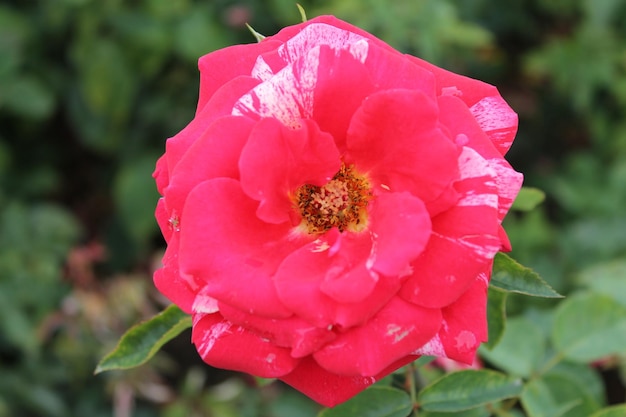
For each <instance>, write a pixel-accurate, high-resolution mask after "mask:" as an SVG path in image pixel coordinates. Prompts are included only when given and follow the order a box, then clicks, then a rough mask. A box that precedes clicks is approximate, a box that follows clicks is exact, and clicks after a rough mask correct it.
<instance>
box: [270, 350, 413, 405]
mask: <svg viewBox="0 0 626 417" xmlns="http://www.w3.org/2000/svg"><path fill="white" fill-rule="evenodd" d="M415 359H417V356H406V357H404V358H402V359H400V360H398V361H397V362H396V363H394V364H392V365H390V366H389V367H387V369H385V370H383V371H382V372H380V373H379V374H378V375H375V376H361V375H356V376H342V375H337V374H334V373H332V372H328V371H326V370H325V369H323V368H322V367H320V366H319V365H318V364H317V363H315V361H314V360H313V359H310V358H306V359H304V360H303V361H302V362H300V364H299V365H298V366H297V367H296V369H294V370H293V372H291V373H290V374H288V375H284V376H282V377H280V379H281V381H283V382H285V383H287V384H289V385H291V386H292V387H294V388H295V389H297V390H298V391H301V392H302V393H304V394H305V395H307V396H308V397H310V398H312V399H313V400H315V401H317V402H318V403H320V404H322V405H324V406H326V407H334V406H335V405H337V404H340V403H342V402H344V401H347V400H349V399H350V398H352V397H353V396H355V395H356V394H358V393H359V392H361V391H363V390H364V389H365V388H367V387H369V386H370V385H372V384H374V383H375V382H376V381H378V380H380V379H382V378H384V377H385V376H387V375H389V374H390V373H391V372H393V371H395V370H396V369H398V368H401V367H403V366H404V365H406V364H408V363H410V362H413V361H414V360H415Z"/></svg>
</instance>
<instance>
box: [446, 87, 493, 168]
mask: <svg viewBox="0 0 626 417" xmlns="http://www.w3.org/2000/svg"><path fill="white" fill-rule="evenodd" d="M438 101H439V109H440V110H441V113H440V119H441V122H442V123H443V124H444V125H445V126H446V127H447V128H448V129H449V131H450V136H451V137H453V138H456V140H457V142H460V145H462V146H467V147H470V148H472V149H474V150H475V151H476V152H478V153H479V154H480V155H481V156H482V157H483V158H485V159H491V158H498V159H502V155H501V154H500V151H499V150H498V149H497V148H496V146H495V145H494V144H493V142H492V141H491V140H489V138H488V137H487V134H486V133H485V132H484V131H483V130H482V129H481V127H480V126H479V125H478V122H476V119H475V118H474V116H472V114H471V113H470V110H469V109H468V107H467V105H466V104H465V103H464V102H463V101H462V100H461V99H460V98H459V97H455V96H442V97H439V99H438Z"/></svg>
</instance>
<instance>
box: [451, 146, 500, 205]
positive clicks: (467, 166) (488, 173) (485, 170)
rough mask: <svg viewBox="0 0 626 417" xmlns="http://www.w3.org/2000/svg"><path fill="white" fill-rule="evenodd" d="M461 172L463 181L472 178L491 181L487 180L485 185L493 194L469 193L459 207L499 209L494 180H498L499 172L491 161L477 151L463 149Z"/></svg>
mask: <svg viewBox="0 0 626 417" xmlns="http://www.w3.org/2000/svg"><path fill="white" fill-rule="evenodd" d="M459 171H460V177H461V179H462V180H464V179H470V178H482V177H488V178H491V179H488V180H487V179H485V180H484V181H483V184H484V185H485V186H486V187H487V190H492V191H493V192H487V193H481V194H477V193H475V192H467V193H466V194H465V195H463V197H461V199H460V200H459V202H458V203H457V204H458V205H459V206H464V207H467V206H487V207H493V208H497V207H498V195H497V194H496V184H497V182H494V181H493V179H494V178H496V181H497V172H496V170H494V169H493V167H492V166H491V164H490V161H487V160H485V159H484V158H483V157H482V156H480V155H479V154H478V152H476V151H475V150H473V149H471V148H468V147H463V151H462V152H461V155H460V156H459Z"/></svg>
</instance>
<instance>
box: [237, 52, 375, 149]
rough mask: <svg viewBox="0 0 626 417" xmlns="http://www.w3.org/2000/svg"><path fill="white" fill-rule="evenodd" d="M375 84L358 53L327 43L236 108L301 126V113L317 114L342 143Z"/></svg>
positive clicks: (309, 116)
mask: <svg viewBox="0 0 626 417" xmlns="http://www.w3.org/2000/svg"><path fill="white" fill-rule="evenodd" d="M372 90H373V85H372V82H371V80H370V78H369V75H368V73H367V70H366V69H365V67H364V66H363V65H362V63H361V61H360V60H359V59H358V58H357V57H355V56H354V55H353V54H352V53H350V51H343V50H335V49H332V48H331V47H330V46H328V45H325V44H322V45H318V46H316V47H315V48H312V49H307V50H306V53H303V54H302V56H299V57H298V59H296V60H295V61H293V62H290V63H289V65H287V66H286V67H285V68H283V69H281V70H280V71H279V72H277V73H276V74H274V75H272V76H271V77H269V78H267V80H266V81H264V82H263V83H261V84H259V85H258V86H257V87H255V88H254V89H253V90H252V91H250V92H249V93H248V94H245V95H244V96H243V97H241V99H240V100H239V101H238V102H237V103H236V104H235V108H234V111H233V114H235V115H245V116H248V117H252V118H257V119H260V118H275V119H277V120H279V121H280V122H281V123H283V124H284V125H286V126H289V127H297V126H298V125H299V124H300V120H301V119H313V120H315V121H316V122H317V123H318V124H319V126H320V128H321V130H323V131H326V132H328V133H330V134H332V135H333V136H334V137H335V140H337V141H338V144H341V143H343V142H344V141H345V132H346V129H347V127H348V123H349V121H350V117H351V116H352V114H353V113H354V111H355V110H356V108H357V107H358V106H359V105H360V104H361V101H362V100H363V99H364V98H365V97H366V96H367V94H368V93H369V92H370V91H372ZM337 97H342V98H341V100H337Z"/></svg>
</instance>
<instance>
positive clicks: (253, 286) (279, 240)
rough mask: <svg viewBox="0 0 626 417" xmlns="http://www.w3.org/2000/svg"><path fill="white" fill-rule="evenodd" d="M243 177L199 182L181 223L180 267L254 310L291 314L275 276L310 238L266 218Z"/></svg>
mask: <svg viewBox="0 0 626 417" xmlns="http://www.w3.org/2000/svg"><path fill="white" fill-rule="evenodd" d="M256 206H257V203H256V202H255V201H254V200H252V199H250V198H249V197H247V196H246V195H245V194H244V193H243V191H242V190H241V187H240V185H239V182H238V181H236V180H233V179H230V178H216V179H213V180H209V181H206V182H203V183H201V184H200V185H198V186H197V187H196V188H194V189H193V190H192V191H191V193H190V194H189V197H188V198H187V202H186V204H185V208H184V210H183V214H182V216H181V229H180V235H181V237H180V269H181V273H182V274H183V275H184V276H185V275H190V276H193V277H195V278H196V279H197V280H199V281H203V282H204V283H205V284H204V285H205V286H206V287H207V291H208V293H207V294H209V295H210V296H211V297H213V298H215V299H217V300H219V301H222V302H224V303H227V304H230V305H232V306H234V307H236V308H239V309H241V310H244V311H248V312H250V313H254V314H258V315H260V316H266V317H288V316H290V315H291V312H290V311H289V310H288V309H286V308H285V306H283V304H282V303H281V302H280V300H279V298H278V297H277V295H276V290H275V288H274V284H273V282H272V280H271V276H272V275H273V274H274V272H275V271H276V269H277V268H278V265H280V263H281V262H282V260H283V259H284V258H285V257H286V256H287V255H288V254H290V253H291V252H293V251H294V250H296V249H297V248H299V247H300V246H302V245H304V244H305V243H306V242H307V239H308V238H303V237H298V236H293V235H292V234H291V230H290V227H288V226H276V225H271V224H268V223H265V222H262V221H261V220H259V219H258V218H257V216H256V215H255V210H256Z"/></svg>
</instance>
